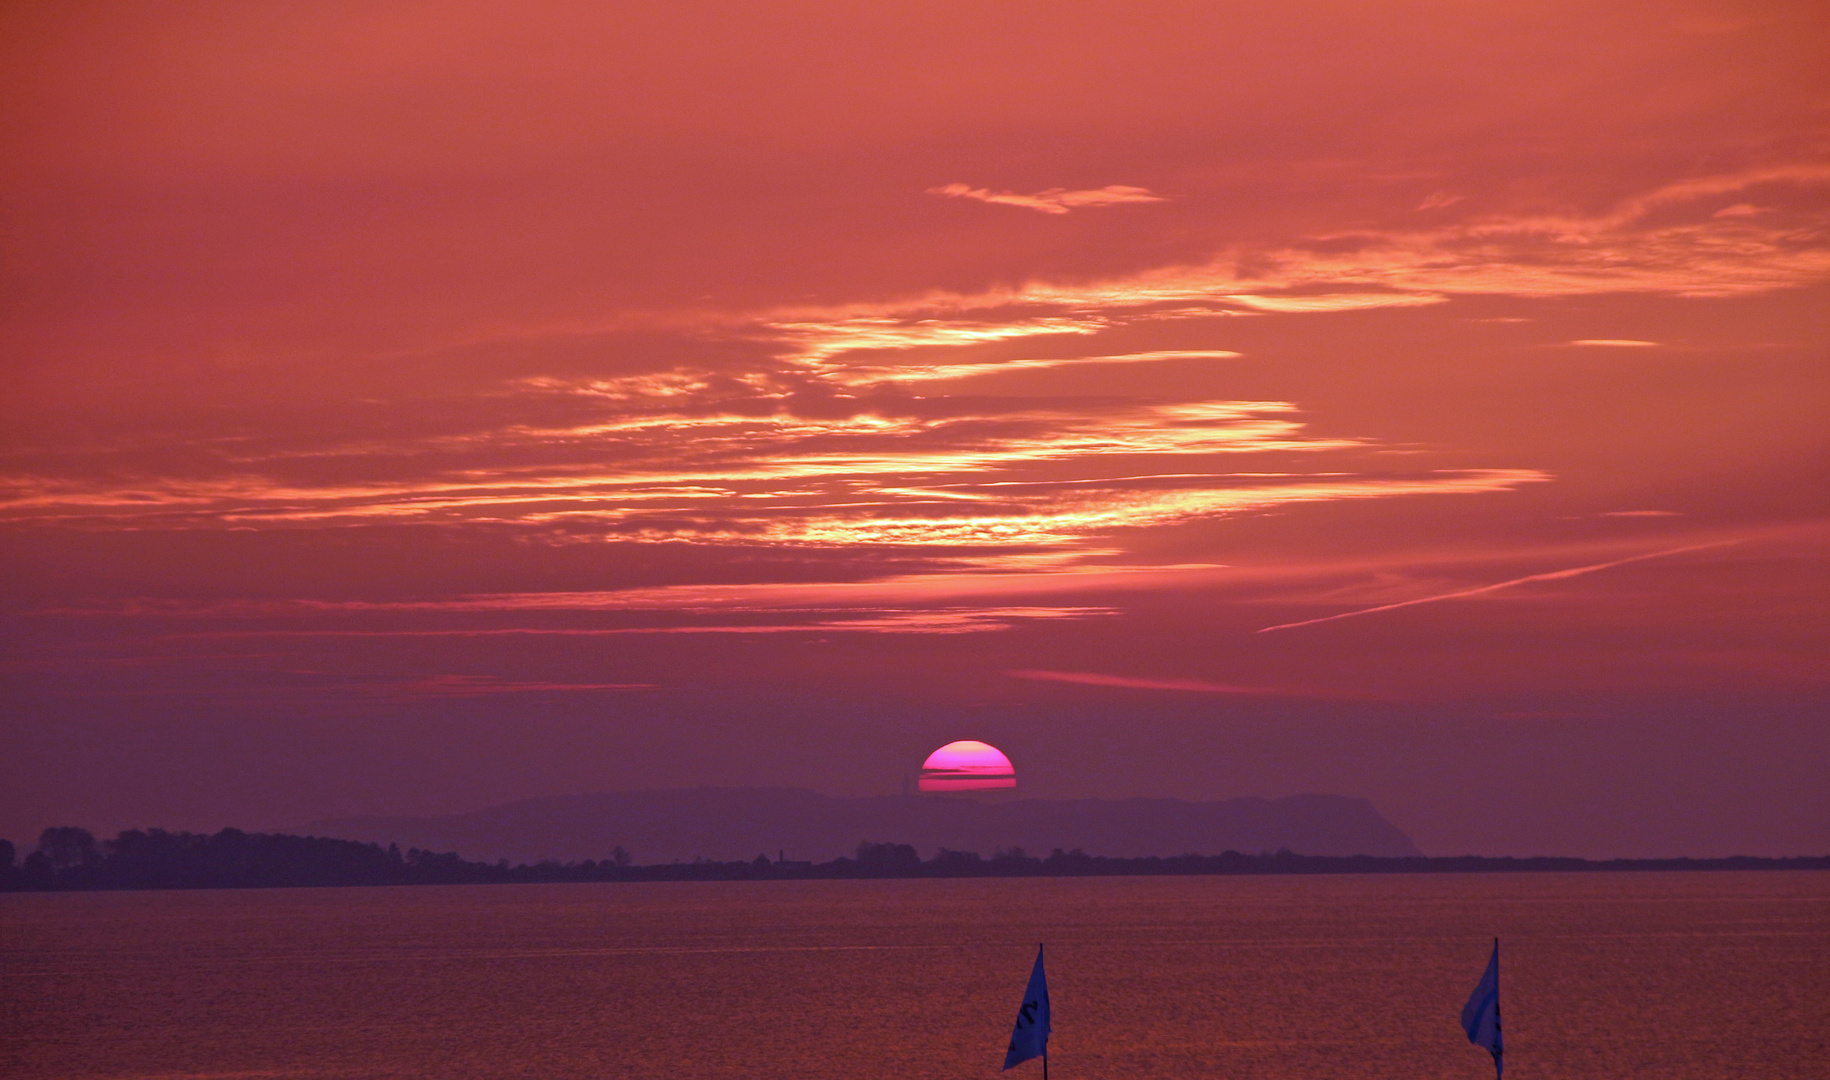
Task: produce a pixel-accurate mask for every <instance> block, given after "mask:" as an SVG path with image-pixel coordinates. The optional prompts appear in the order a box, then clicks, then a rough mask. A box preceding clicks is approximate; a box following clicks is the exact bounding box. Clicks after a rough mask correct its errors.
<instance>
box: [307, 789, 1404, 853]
mask: <svg viewBox="0 0 1830 1080" xmlns="http://www.w3.org/2000/svg"><path fill="white" fill-rule="evenodd" d="M288 831H290V832H297V833H305V834H309V835H314V836H328V837H336V838H340V839H347V840H362V841H370V842H375V843H381V844H389V843H394V844H399V845H400V846H401V847H402V848H403V849H404V848H415V847H417V848H423V849H425V850H429V851H456V852H459V853H460V854H462V855H463V856H464V857H465V858H468V859H483V860H491V861H493V860H496V859H508V860H509V861H510V862H535V861H538V860H541V859H555V860H558V861H560V862H571V861H578V860H584V859H602V858H605V857H606V856H608V855H609V854H610V852H611V851H612V850H613V849H615V848H617V847H621V848H623V849H625V850H626V851H627V852H628V853H629V854H630V856H631V857H632V858H633V859H634V861H635V862H637V863H662V862H670V861H673V860H676V859H678V860H681V861H690V860H692V859H694V858H700V857H703V858H707V859H717V860H731V859H753V858H755V857H756V856H757V855H759V854H767V855H768V856H769V857H770V858H772V859H773V858H775V857H776V855H777V853H778V852H786V854H787V857H788V858H789V859H800V860H812V861H819V862H823V861H826V860H829V859H833V858H836V857H838V856H840V855H844V854H849V853H850V852H851V851H852V850H853V849H854V848H856V847H857V845H858V842H859V841H861V840H870V841H876V842H890V843H899V844H911V845H913V846H914V847H915V848H916V849H917V850H918V851H920V852H921V854H922V855H923V856H931V855H932V854H933V853H934V852H935V851H937V850H938V849H940V848H950V849H952V850H954V851H976V852H979V853H980V854H983V855H990V854H992V853H993V852H995V851H999V850H1005V849H1009V848H1013V847H1020V848H1022V849H1024V850H1025V851H1028V852H1029V853H1031V854H1033V855H1046V854H1048V852H1050V851H1051V850H1053V849H1055V848H1063V849H1065V850H1070V851H1071V850H1073V849H1075V848H1080V849H1083V850H1084V851H1086V852H1087V853H1088V854H1089V855H1108V856H1115V857H1125V858H1136V857H1140V856H1149V855H1180V854H1185V853H1198V854H1209V855H1211V854H1219V853H1220V852H1223V851H1240V852H1246V853H1257V852H1261V851H1277V850H1279V849H1285V848H1287V849H1289V850H1290V851H1293V852H1296V853H1298V854H1303V855H1381V856H1397V855H1419V854H1421V852H1419V851H1418V850H1417V846H1416V845H1415V844H1413V843H1411V840H1410V837H1408V836H1406V835H1405V834H1404V833H1402V832H1400V831H1399V830H1398V829H1397V827H1396V826H1394V825H1392V823H1391V822H1389V821H1387V820H1385V818H1383V817H1382V816H1380V814H1379V812H1378V811H1377V810H1375V809H1373V805H1372V803H1370V802H1368V801H1367V800H1365V799H1355V798H1348V797H1345V796H1341V795H1291V796H1289V797H1287V798H1282V799H1227V800H1224V801H1221V802H1186V801H1184V800H1181V799H1116V800H1110V799H1068V800H1057V799H1009V800H1005V799H997V800H993V799H975V798H960V797H952V796H937V795H887V796H879V797H874V798H835V797H832V796H827V795H820V794H817V793H815V792H811V791H802V790H799V789H793V788H686V789H672V790H663V791H630V792H617V793H609V794H601V795H566V796H556V797H550V798H541V799H528V800H525V801H522V802H515V803H509V804H507V805H504V806H495V807H490V808H489V809H486V810H477V811H473V812H471V813H467V814H451V815H447V816H442V817H355V818H341V819H338V820H333V821H318V822H312V823H310V824H307V825H301V826H298V827H296V828H294V829H290V830H288Z"/></svg>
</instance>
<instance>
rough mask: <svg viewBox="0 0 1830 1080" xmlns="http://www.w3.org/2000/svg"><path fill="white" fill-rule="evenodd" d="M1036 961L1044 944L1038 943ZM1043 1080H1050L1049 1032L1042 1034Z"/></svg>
mask: <svg viewBox="0 0 1830 1080" xmlns="http://www.w3.org/2000/svg"><path fill="white" fill-rule="evenodd" d="M1036 959H1037V960H1038V961H1040V960H1041V959H1042V943H1041V942H1037V943H1036ZM1042 1080H1048V1032H1046V1031H1045V1032H1043V1033H1042Z"/></svg>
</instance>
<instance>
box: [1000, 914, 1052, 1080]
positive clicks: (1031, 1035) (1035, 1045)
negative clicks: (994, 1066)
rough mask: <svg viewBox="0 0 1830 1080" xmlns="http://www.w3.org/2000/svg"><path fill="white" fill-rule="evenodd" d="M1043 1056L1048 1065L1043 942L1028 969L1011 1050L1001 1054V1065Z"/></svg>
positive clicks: (1012, 1035) (1046, 988) (1046, 982)
mask: <svg viewBox="0 0 1830 1080" xmlns="http://www.w3.org/2000/svg"><path fill="white" fill-rule="evenodd" d="M1035 1057H1039V1058H1041V1059H1042V1068H1043V1070H1044V1071H1045V1072H1046V1071H1047V1069H1048V980H1047V979H1046V978H1044V977H1043V975H1042V946H1040V945H1038V946H1036V968H1035V970H1034V971H1031V972H1030V973H1029V987H1028V988H1027V989H1025V990H1024V991H1023V1007H1022V1008H1020V1009H1018V1010H1017V1026H1016V1027H1015V1028H1014V1029H1013V1030H1012V1031H1011V1033H1010V1052H1009V1053H1007V1054H1005V1055H1004V1067H1005V1068H1006V1069H1008V1068H1010V1067H1011V1066H1012V1065H1016V1064H1018V1063H1019V1062H1024V1061H1028V1060H1029V1059H1030V1058H1035Z"/></svg>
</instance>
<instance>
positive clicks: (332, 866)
mask: <svg viewBox="0 0 1830 1080" xmlns="http://www.w3.org/2000/svg"><path fill="white" fill-rule="evenodd" d="M17 854H18V852H17V849H16V848H15V847H14V846H13V844H12V842H11V841H9V840H0V889H3V890H7V891H14V892H19V891H62V890H76V889H245V888H272V887H284V886H316V885H452V884H488V883H514V882H558V881H767V880H797V879H798V880H806V879H843V878H953V877H1110V876H1150V875H1171V874H1394V873H1399V874H1401V873H1491V872H1506V871H1513V872H1517V871H1546V870H1564V871H1591V870H1830V856H1826V857H1800V858H1789V859H1766V858H1754V857H1751V856H1737V857H1734V858H1726V859H1609V860H1605V861H1593V860H1589V859H1572V858H1525V859H1518V858H1511V857H1497V858H1496V857H1488V856H1482V855H1462V856H1454V857H1447V858H1431V857H1426V856H1406V857H1398V858H1387V857H1381V856H1374V855H1352V856H1335V855H1298V854H1296V853H1294V852H1291V851H1289V850H1287V849H1286V850H1282V851H1278V852H1275V853H1270V852H1265V853H1260V854H1257V855H1248V854H1244V853H1241V852H1237V851H1225V852H1222V853H1220V854H1218V855H1176V856H1170V857H1157V856H1151V857H1147V858H1135V859H1129V858H1114V857H1110V856H1104V855H1088V854H1087V853H1086V852H1084V851H1080V850H1078V849H1076V850H1073V851H1062V850H1061V849H1060V848H1056V849H1055V850H1054V851H1053V852H1051V853H1050V854H1049V855H1048V856H1046V857H1042V858H1038V857H1036V856H1034V855H1030V854H1028V853H1026V852H1025V851H1024V850H1023V849H1022V848H1010V849H1008V850H1002V851H997V852H994V853H993V854H992V855H991V856H990V857H989V858H986V857H984V856H981V855H980V854H978V853H977V852H974V851H949V850H947V849H946V848H942V849H940V851H938V852H937V853H935V856H934V857H933V858H932V859H928V860H925V861H924V860H923V859H922V858H921V856H920V854H919V853H917V852H916V850H915V849H914V848H913V847H911V846H910V845H908V844H880V843H871V842H870V841H864V842H861V843H859V845H858V847H857V849H856V851H855V852H854V853H853V854H852V856H850V857H841V858H837V859H834V860H832V861H831V862H824V863H814V862H789V861H785V860H771V859H770V858H769V857H768V856H766V855H758V856H756V858H755V859H753V860H751V861H749V862H741V861H740V862H718V861H714V860H710V859H696V860H694V861H693V862H690V863H666V864H659V865H653V866H635V865H632V864H631V860H630V858H629V854H628V852H626V851H624V850H623V849H622V848H621V847H618V848H615V849H613V850H612V851H611V852H610V855H609V857H608V858H604V859H587V860H585V861H583V862H571V863H560V862H553V861H546V862H538V863H533V864H525V863H524V864H521V865H516V866H511V865H509V864H508V862H507V861H500V862H495V863H486V862H469V861H467V860H465V859H463V858H461V857H459V856H458V855H457V854H456V853H454V852H431V851H421V850H419V849H418V848H412V849H409V850H407V851H405V852H403V851H401V850H400V848H399V847H398V846H396V845H393V844H390V845H388V846H387V847H385V848H384V847H382V846H381V845H379V844H366V843H362V842H360V841H357V840H333V839H329V838H327V837H321V836H287V835H284V834H279V833H246V832H242V831H241V830H240V829H224V830H222V831H221V832H219V833H215V834H211V835H204V834H199V833H188V832H166V831H165V830H163V829H146V830H140V829H130V830H128V831H127V832H123V833H121V834H120V835H119V836H116V837H115V838H114V839H113V840H107V841H101V842H98V841H97V840H96V839H95V837H94V836H93V835H91V834H90V832H89V831H88V830H87V829H79V828H75V827H72V826H61V827H58V828H54V829H46V830H45V831H44V833H43V834H42V835H41V836H40V837H39V838H38V846H37V848H35V849H34V850H33V851H32V852H31V853H30V854H29V855H27V856H26V857H25V859H24V860H23V861H17Z"/></svg>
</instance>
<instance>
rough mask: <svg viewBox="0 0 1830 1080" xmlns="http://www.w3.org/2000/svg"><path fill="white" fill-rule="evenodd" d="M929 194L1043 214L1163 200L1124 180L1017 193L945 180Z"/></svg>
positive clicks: (929, 190) (1151, 192)
mask: <svg viewBox="0 0 1830 1080" xmlns="http://www.w3.org/2000/svg"><path fill="white" fill-rule="evenodd" d="M928 194H929V195H944V196H948V197H951V198H957V199H977V200H978V201H980V202H988V203H998V204H1001V205H1004V206H1021V207H1023V208H1025V209H1028V210H1039V211H1041V212H1042V213H1044V214H1065V213H1068V212H1069V211H1072V210H1077V209H1079V208H1081V207H1084V206H1117V205H1119V204H1121V203H1154V202H1167V201H1168V199H1167V197H1165V196H1162V195H1158V194H1156V193H1155V192H1153V191H1151V190H1150V189H1149V188H1141V187H1128V186H1126V185H1124V184H1108V185H1106V186H1105V187H1102V188H1093V189H1090V190H1082V191H1070V190H1068V189H1067V188H1049V189H1048V190H1047V191H1038V192H1036V193H1035V194H1034V195H1019V194H1017V193H1016V192H1014V191H992V190H991V189H990V188H975V187H972V186H970V185H967V184H946V185H944V186H942V187H931V188H929V189H928Z"/></svg>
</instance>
